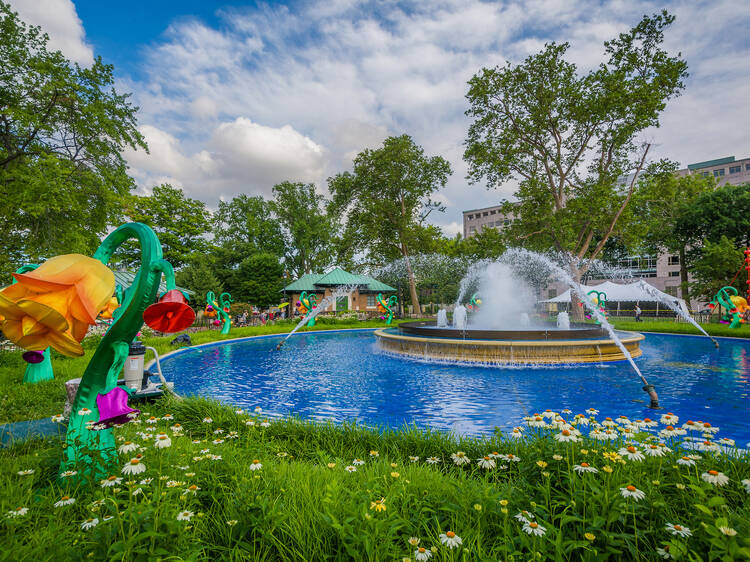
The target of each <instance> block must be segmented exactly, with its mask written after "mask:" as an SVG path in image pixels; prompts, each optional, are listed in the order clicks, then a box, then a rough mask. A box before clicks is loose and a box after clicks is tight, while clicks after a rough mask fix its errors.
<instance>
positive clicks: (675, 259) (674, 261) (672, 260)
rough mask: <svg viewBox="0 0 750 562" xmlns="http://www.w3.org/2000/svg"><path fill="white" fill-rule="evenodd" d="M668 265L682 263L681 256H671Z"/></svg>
mask: <svg viewBox="0 0 750 562" xmlns="http://www.w3.org/2000/svg"><path fill="white" fill-rule="evenodd" d="M667 264H668V265H680V256H669V261H668V262H667Z"/></svg>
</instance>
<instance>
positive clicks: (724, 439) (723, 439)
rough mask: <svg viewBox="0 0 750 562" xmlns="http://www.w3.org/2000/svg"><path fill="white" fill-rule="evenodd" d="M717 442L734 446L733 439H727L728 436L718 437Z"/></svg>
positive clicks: (726, 445)
mask: <svg viewBox="0 0 750 562" xmlns="http://www.w3.org/2000/svg"><path fill="white" fill-rule="evenodd" d="M719 443H720V444H721V445H724V446H725V447H734V444H735V441H734V439H729V438H728V437H720V438H719Z"/></svg>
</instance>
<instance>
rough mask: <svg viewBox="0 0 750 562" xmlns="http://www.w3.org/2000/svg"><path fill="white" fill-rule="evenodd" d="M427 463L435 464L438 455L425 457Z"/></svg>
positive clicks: (437, 461)
mask: <svg viewBox="0 0 750 562" xmlns="http://www.w3.org/2000/svg"><path fill="white" fill-rule="evenodd" d="M425 462H426V463H427V464H437V463H439V462H440V459H439V458H438V457H427V459H426V460H425Z"/></svg>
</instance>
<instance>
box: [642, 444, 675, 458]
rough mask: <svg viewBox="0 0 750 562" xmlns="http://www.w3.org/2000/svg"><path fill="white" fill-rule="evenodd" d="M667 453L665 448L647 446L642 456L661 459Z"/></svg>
mask: <svg viewBox="0 0 750 562" xmlns="http://www.w3.org/2000/svg"><path fill="white" fill-rule="evenodd" d="M666 451H669V449H668V448H667V447H660V446H659V445H649V446H648V447H646V448H645V449H644V450H643V454H644V455H648V456H649V457H663V456H664V455H665V453H666Z"/></svg>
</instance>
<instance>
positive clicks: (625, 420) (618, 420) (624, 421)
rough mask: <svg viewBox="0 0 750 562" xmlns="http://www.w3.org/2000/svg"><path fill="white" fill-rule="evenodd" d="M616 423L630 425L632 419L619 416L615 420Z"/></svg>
mask: <svg viewBox="0 0 750 562" xmlns="http://www.w3.org/2000/svg"><path fill="white" fill-rule="evenodd" d="M615 423H619V424H620V425H628V424H630V418H628V417H627V416H618V417H616V418H615Z"/></svg>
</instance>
